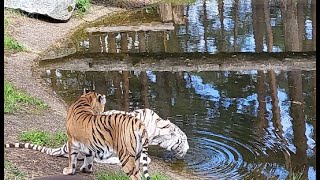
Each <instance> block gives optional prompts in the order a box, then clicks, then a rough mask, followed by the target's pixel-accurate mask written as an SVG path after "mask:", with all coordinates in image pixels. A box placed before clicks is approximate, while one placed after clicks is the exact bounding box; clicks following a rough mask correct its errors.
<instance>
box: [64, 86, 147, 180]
mask: <svg viewBox="0 0 320 180" xmlns="http://www.w3.org/2000/svg"><path fill="white" fill-rule="evenodd" d="M103 101H105V96H103V95H101V94H99V93H96V92H88V93H84V94H83V95H81V96H80V98H79V99H78V100H77V101H76V102H74V103H73V104H71V106H70V107H69V108H68V113H67V121H66V128H67V137H68V140H67V145H68V158H69V166H68V167H65V168H64V169H63V174H64V175H70V174H75V171H76V164H77V155H78V153H79V151H80V152H82V153H84V154H85V158H84V163H83V165H82V166H81V168H80V171H82V172H92V165H93V160H94V157H95V158H99V159H103V158H107V157H111V156H112V155H113V153H115V154H116V155H117V157H118V158H119V160H120V163H121V166H122V170H123V171H124V172H125V173H126V174H127V175H128V176H129V177H130V179H131V180H136V179H139V180H140V179H141V178H142V175H141V173H140V161H139V160H140V157H142V158H143V160H145V161H144V162H143V163H142V166H143V173H144V176H145V177H146V179H147V180H149V179H150V176H149V174H148V164H147V157H148V145H149V142H148V141H149V140H148V133H147V131H146V128H145V126H144V124H143V123H142V121H141V120H140V119H139V118H136V117H134V116H132V115H128V114H121V113H114V114H109V115H104V114H96V112H95V110H94V109H95V108H96V107H97V105H100V104H101V102H103Z"/></svg>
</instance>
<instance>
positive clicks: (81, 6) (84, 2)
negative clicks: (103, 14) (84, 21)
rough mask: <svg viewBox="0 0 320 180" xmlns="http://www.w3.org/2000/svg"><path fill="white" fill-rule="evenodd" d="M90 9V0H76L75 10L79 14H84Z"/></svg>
mask: <svg viewBox="0 0 320 180" xmlns="http://www.w3.org/2000/svg"><path fill="white" fill-rule="evenodd" d="M89 7H90V0H76V9H77V10H78V11H80V12H86V11H87V10H88V9H89Z"/></svg>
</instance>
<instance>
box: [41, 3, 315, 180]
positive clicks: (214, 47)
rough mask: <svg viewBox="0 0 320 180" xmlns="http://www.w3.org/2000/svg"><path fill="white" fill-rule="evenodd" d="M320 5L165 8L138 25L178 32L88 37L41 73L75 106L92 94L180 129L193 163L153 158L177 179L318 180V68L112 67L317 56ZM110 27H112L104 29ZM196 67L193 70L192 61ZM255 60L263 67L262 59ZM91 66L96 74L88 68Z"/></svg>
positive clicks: (162, 154) (79, 37)
mask: <svg viewBox="0 0 320 180" xmlns="http://www.w3.org/2000/svg"><path fill="white" fill-rule="evenodd" d="M314 2H315V1H313V0H312V1H310V0H308V1H307V0H306V1H298V3H297V5H293V4H290V3H289V1H288V2H287V4H285V5H283V4H280V3H279V2H278V1H275V0H271V1H270V3H260V1H257V0H256V1H255V0H252V1H243V0H234V1H231V0H230V1H229V0H223V1H222V0H208V1H204V0H196V1H195V2H192V3H191V4H189V5H181V4H173V3H160V5H159V6H153V7H148V8H145V9H143V10H141V11H139V12H137V13H136V14H135V16H138V15H141V13H142V14H144V15H146V16H148V17H151V18H150V19H151V20H152V21H155V20H156V21H170V22H171V21H172V22H174V30H170V31H158V32H125V33H124V32H122V33H92V34H87V33H86V32H85V29H84V30H83V31H81V32H77V33H76V34H75V35H74V36H73V37H71V41H72V42H73V43H69V44H68V45H67V46H69V47H68V48H69V49H67V48H66V49H63V50H61V51H64V52H67V53H66V54H65V55H63V56H65V57H63V56H62V57H61V56H60V57H61V58H59V59H50V61H43V62H41V63H40V69H41V70H42V71H41V75H42V78H43V79H44V80H45V81H46V82H47V83H48V84H50V86H51V87H52V89H53V90H54V91H55V92H56V93H57V94H58V95H59V96H61V97H62V98H63V99H64V100H65V101H66V102H67V103H68V104H70V103H72V102H73V101H74V100H75V99H76V98H77V97H78V96H79V95H80V94H81V92H82V90H83V88H89V89H95V90H96V91H97V92H100V93H104V94H106V96H107V105H106V109H118V110H125V111H131V110H134V109H139V108H150V109H153V110H154V111H155V112H156V113H158V114H159V115H160V117H162V118H167V119H170V120H171V121H172V122H174V123H175V124H176V125H178V126H179V127H180V128H181V129H182V130H183V131H184V132H185V133H186V134H187V137H188V142H189V145H190V150H189V151H188V153H187V155H186V157H185V158H184V159H183V160H176V159H172V157H171V154H170V153H169V152H166V151H164V150H163V151H159V150H158V149H154V148H151V149H150V153H149V154H151V155H152V156H156V157H158V158H161V159H163V160H164V161H165V162H166V164H167V165H168V166H169V167H170V168H171V169H172V170H173V171H175V172H177V173H181V174H182V173H191V174H194V175H196V176H198V177H200V179H266V178H275V179H286V178H290V177H292V176H294V175H295V176H299V175H302V179H315V177H316V133H315V132H316V70H315V68H311V69H308V68H307V69H306V68H303V69H301V68H300V67H298V65H297V67H296V68H291V69H290V70H289V71H286V70H284V69H280V70H279V69H273V68H265V69H255V68H251V69H250V68H249V69H248V68H247V69H241V70H235V69H233V70H230V69H228V68H221V69H220V70H217V69H212V70H210V68H209V69H208V68H207V69H206V70H205V71H204V70H199V69H192V68H191V69H189V70H183V69H178V70H172V67H171V66H169V65H168V66H167V67H166V65H164V67H163V68H164V69H161V70H160V68H159V67H151V65H150V66H147V67H145V68H141V66H140V69H139V68H137V69H128V68H127V66H129V64H131V65H132V64H133V66H134V65H135V64H136V63H137V62H136V61H134V60H133V61H134V62H133V63H132V62H130V63H127V62H126V61H122V60H119V61H116V62H115V63H114V64H116V63H119V64H118V66H117V65H115V67H114V68H113V69H107V68H104V66H103V65H104V64H108V63H111V62H112V60H110V59H112V58H115V59H117V58H118V59H119V57H120V56H121V57H122V59H126V58H128V57H129V56H130V54H141V56H148V57H150V58H151V57H154V56H155V55H154V53H156V54H158V55H159V54H160V55H161V56H163V58H162V60H161V61H164V60H166V59H169V58H166V57H167V56H166V55H167V54H168V53H174V54H178V55H180V54H184V56H188V53H207V54H208V55H207V57H209V54H219V53H221V52H228V53H233V52H240V53H241V52H255V53H257V52H287V51H299V52H306V53H307V51H315V50H316V49H315V31H314V30H313V29H315V28H316V27H315V23H314V22H315V21H314V19H315V16H314V15H315V5H314V4H313V3H314ZM293 7H295V8H296V10H297V11H296V12H297V14H298V15H297V16H296V17H295V19H294V18H293V19H292V18H290V17H292V16H291V15H292V14H291V15H290V13H289V10H290V8H291V9H292V8H293ZM283 9H286V10H287V14H286V13H283V12H284V11H283ZM168 12H171V13H172V14H171V15H168ZM139 13H140V14H139ZM169 14H170V13H169ZM111 18H112V17H111ZM109 19H110V17H109ZM132 19H139V18H137V17H136V18H132ZM150 19H147V20H142V19H141V21H149V20H150ZM107 22H109V21H108V19H104V20H101V21H100V22H97V23H96V24H94V26H99V25H103V24H104V25H107ZM129 23H130V22H129ZM131 23H132V22H131ZM133 24H134V23H133ZM92 26H93V25H92ZM70 47H71V48H70ZM72 48H73V50H72V51H71V52H70V51H68V50H70V49H72ZM114 53H116V54H118V55H117V56H115V55H114ZM68 54H73V55H70V56H68ZM267 56H268V55H267ZM98 57H99V58H98ZM261 57H262V55H261ZM189 58H190V60H187V61H188V62H189V61H192V56H191V55H190V57H189ZM255 58H256V59H257V61H258V60H259V54H258V56H257V57H255ZM48 59H49V58H47V60H48ZM71 59H73V60H74V59H76V60H77V61H72V60H71ZM88 59H89V60H90V61H89V63H87V60H88ZM120 59H121V58H120ZM155 59H156V58H155ZM176 59H177V61H178V59H179V58H176ZM153 60H154V59H153ZM143 61H145V63H147V62H148V61H149V60H148V59H146V60H143ZM66 62H69V64H67V63H66ZM81 62H85V63H87V64H86V66H85V67H84V66H81V68H80V66H79V64H81ZM91 62H93V64H92V63H91ZM170 62H175V57H171V59H170ZM183 62H185V59H184V61H183ZM281 62H283V61H281ZM59 63H61V64H60V65H59ZM90 63H91V64H90ZM126 63H127V64H126ZM240 63H241V62H240ZM270 63H272V62H271V61H270ZM301 63H302V64H303V62H301ZM48 64H51V65H52V66H48ZM150 64H152V63H150ZM41 65H44V66H43V67H42V68H41ZM55 65H56V66H55ZM281 65H282V64H280V65H279V66H281ZM96 66H100V67H101V68H100V69H99V68H96ZM120 66H121V67H122V68H121V67H120ZM72 67H73V68H72ZM83 67H84V68H83ZM187 67H188V66H187ZM126 68H127V69H126ZM166 68H167V70H166Z"/></svg>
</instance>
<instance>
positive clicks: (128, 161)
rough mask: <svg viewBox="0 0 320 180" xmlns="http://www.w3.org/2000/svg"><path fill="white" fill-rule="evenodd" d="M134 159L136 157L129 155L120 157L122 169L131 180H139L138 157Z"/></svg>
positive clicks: (140, 177) (140, 176)
mask: <svg viewBox="0 0 320 180" xmlns="http://www.w3.org/2000/svg"><path fill="white" fill-rule="evenodd" d="M135 159H136V158H135V157H134V156H131V155H127V156H124V157H123V156H122V157H121V159H120V162H121V166H122V170H123V171H124V172H125V173H126V174H127V175H128V176H129V177H130V179H131V180H141V179H142V175H141V173H140V171H139V158H138V159H137V160H135ZM136 161H137V163H136ZM137 165H138V166H137Z"/></svg>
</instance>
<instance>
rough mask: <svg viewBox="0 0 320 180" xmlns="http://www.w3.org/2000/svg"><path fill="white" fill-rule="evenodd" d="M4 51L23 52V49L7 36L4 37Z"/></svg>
mask: <svg viewBox="0 0 320 180" xmlns="http://www.w3.org/2000/svg"><path fill="white" fill-rule="evenodd" d="M4 49H6V50H12V51H15V52H16V51H24V50H25V47H24V46H23V45H21V44H20V43H18V42H17V41H16V40H15V39H13V38H12V37H10V36H9V35H6V34H5V35H4Z"/></svg>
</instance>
